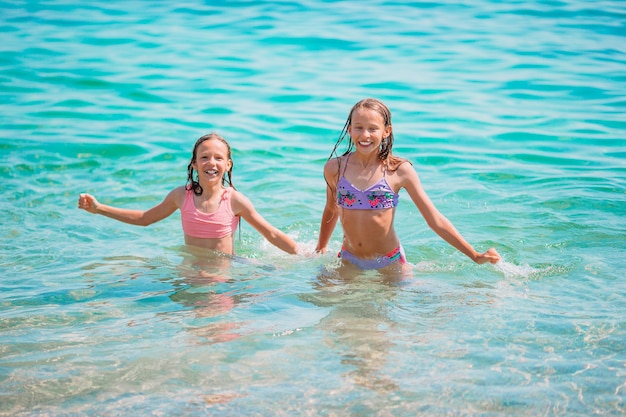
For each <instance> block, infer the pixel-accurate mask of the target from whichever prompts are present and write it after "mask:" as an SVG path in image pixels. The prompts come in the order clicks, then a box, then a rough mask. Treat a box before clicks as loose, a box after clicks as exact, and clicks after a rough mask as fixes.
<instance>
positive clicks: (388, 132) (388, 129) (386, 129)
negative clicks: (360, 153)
mask: <svg viewBox="0 0 626 417" xmlns="http://www.w3.org/2000/svg"><path fill="white" fill-rule="evenodd" d="M392 131H393V129H392V127H391V125H387V126H385V134H384V135H383V138H388V137H389V135H391V132H392Z"/></svg>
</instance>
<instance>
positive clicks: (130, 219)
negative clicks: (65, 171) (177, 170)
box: [78, 187, 184, 226]
mask: <svg viewBox="0 0 626 417" xmlns="http://www.w3.org/2000/svg"><path fill="white" fill-rule="evenodd" d="M183 198H184V187H179V188H176V189H174V190H172V191H171V192H170V193H169V194H168V195H167V196H166V197H165V199H163V201H162V202H161V203H159V204H157V205H156V206H154V207H152V208H151V209H149V210H145V211H143V210H132V209H124V208H119V207H113V206H107V205H106V204H101V203H99V202H98V200H97V199H96V198H95V197H94V196H92V195H91V194H80V196H79V197H78V208H80V209H83V210H85V211H88V212H89V213H93V214H101V215H103V216H106V217H109V218H111V219H115V220H118V221H120V222H124V223H128V224H133V225H136V226H148V225H151V224H152V223H156V222H158V221H161V220H163V219H164V218H166V217H168V216H169V215H171V214H172V213H174V212H175V211H176V209H177V208H178V207H180V204H182V201H183V200H182V199H183Z"/></svg>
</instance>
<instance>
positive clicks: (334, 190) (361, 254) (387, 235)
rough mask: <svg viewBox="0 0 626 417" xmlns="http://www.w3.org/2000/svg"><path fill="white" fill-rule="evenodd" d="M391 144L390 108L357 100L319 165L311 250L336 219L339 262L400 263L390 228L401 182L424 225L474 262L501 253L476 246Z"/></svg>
mask: <svg viewBox="0 0 626 417" xmlns="http://www.w3.org/2000/svg"><path fill="white" fill-rule="evenodd" d="M346 135H349V136H350V144H349V146H348V150H347V151H346V153H344V154H343V155H342V156H336V151H337V147H338V146H339V144H340V143H341V142H342V141H343V139H344V138H345V137H346ZM392 147H393V131H392V127H391V112H390V111H389V109H388V108H387V106H385V105H384V104H383V103H382V102H381V101H379V100H376V99H373V98H366V99H364V100H361V101H359V102H358V103H356V104H355V105H354V107H352V110H351V111H350V114H349V116H348V120H347V121H346V124H345V126H344V128H343V130H342V132H341V135H340V137H339V140H338V141H337V143H336V144H335V147H334V149H333V151H332V153H331V156H330V158H329V159H328V162H326V165H325V166H324V178H325V179H326V183H327V185H328V186H327V188H326V206H325V207H324V213H323V214H322V221H321V226H320V234H319V239H318V243H317V247H316V251H318V252H321V253H325V252H326V247H327V245H328V242H329V241H330V238H331V236H332V233H333V230H334V229H335V226H336V225H337V221H338V220H339V219H341V226H342V228H343V233H344V235H343V246H342V248H341V251H340V252H339V256H340V257H341V259H342V260H343V263H344V264H351V265H353V266H355V267H357V268H358V269H385V270H386V269H389V270H403V269H405V265H407V261H406V258H405V256H404V250H403V249H402V245H401V244H400V241H399V239H398V236H397V235H396V232H395V230H394V228H393V217H394V213H395V208H396V206H397V205H398V192H399V191H400V189H401V188H404V189H405V190H406V191H407V192H408V194H409V196H410V197H411V200H413V203H414V204H415V206H416V207H417V208H418V209H419V211H420V213H421V214H422V216H424V219H425V220H426V222H427V224H428V226H429V227H430V228H431V229H432V230H433V231H434V232H435V233H437V234H438V235H439V236H441V237H442V238H443V239H444V240H445V241H446V242H448V243H449V244H450V245H452V246H454V247H455V248H456V249H458V250H459V251H461V252H462V253H464V254H465V255H467V256H468V257H469V258H471V259H472V260H473V261H474V262H476V263H478V264H483V263H486V262H490V263H492V264H493V263H496V262H498V261H499V260H500V255H499V254H498V252H497V251H496V250H495V249H494V248H491V249H489V250H488V251H486V252H484V253H479V252H476V250H474V248H473V247H472V245H470V244H469V243H468V242H467V241H466V240H465V239H464V238H463V237H462V236H461V234H460V233H459V232H458V231H457V230H456V228H455V227H454V226H453V225H452V223H451V222H450V221H449V220H448V219H447V218H446V217H445V216H444V215H443V214H441V213H440V212H439V211H438V210H437V208H436V207H435V206H434V205H433V203H432V202H431V201H430V198H429V197H428V195H427V194H426V192H425V191H424V189H423V188H422V185H421V183H420V180H419V177H418V175H417V172H416V171H415V169H414V168H413V166H412V164H411V163H410V162H409V161H408V160H406V159H403V158H399V157H397V156H394V155H392V153H391V149H392ZM333 155H335V157H334V158H333Z"/></svg>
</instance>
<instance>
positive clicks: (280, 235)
mask: <svg viewBox="0 0 626 417" xmlns="http://www.w3.org/2000/svg"><path fill="white" fill-rule="evenodd" d="M231 206H232V210H233V213H234V214H235V215H236V216H241V217H243V219H244V220H245V221H247V222H248V223H249V224H250V226H252V227H254V228H255V229H256V230H257V231H258V232H259V233H260V234H261V235H262V236H263V237H264V238H265V239H267V240H268V242H270V243H271V244H272V245H274V246H276V247H277V248H278V249H281V250H283V251H285V252H287V253H291V254H293V255H296V254H297V253H298V246H297V244H296V242H294V241H293V239H291V238H290V237H289V236H287V235H286V234H285V233H284V232H282V231H280V230H279V229H277V228H276V227H274V226H272V225H271V224H270V223H269V222H268V221H267V220H265V219H264V218H263V216H261V215H260V214H259V213H258V212H257V211H256V209H255V208H254V205H253V204H252V202H251V201H250V200H249V199H248V198H247V197H246V196H244V195H243V194H242V193H240V192H239V191H233V195H232V198H231Z"/></svg>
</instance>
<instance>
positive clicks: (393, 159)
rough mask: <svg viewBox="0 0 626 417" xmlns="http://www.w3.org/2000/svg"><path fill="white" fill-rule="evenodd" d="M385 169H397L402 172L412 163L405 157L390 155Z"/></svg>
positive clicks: (392, 170) (411, 166)
mask: <svg viewBox="0 0 626 417" xmlns="http://www.w3.org/2000/svg"><path fill="white" fill-rule="evenodd" d="M386 164H387V170H388V171H389V172H395V171H399V173H402V172H403V171H405V170H407V169H409V170H410V169H412V168H413V163H412V162H411V161H409V160H408V159H406V158H400V157H399V156H395V155H392V156H390V157H389V158H387V163H386Z"/></svg>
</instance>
